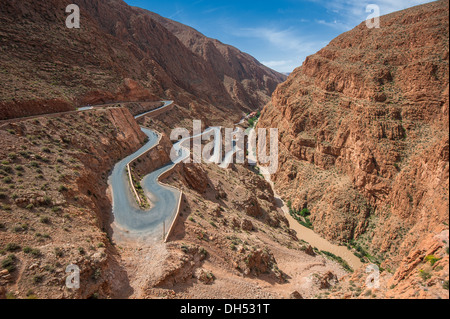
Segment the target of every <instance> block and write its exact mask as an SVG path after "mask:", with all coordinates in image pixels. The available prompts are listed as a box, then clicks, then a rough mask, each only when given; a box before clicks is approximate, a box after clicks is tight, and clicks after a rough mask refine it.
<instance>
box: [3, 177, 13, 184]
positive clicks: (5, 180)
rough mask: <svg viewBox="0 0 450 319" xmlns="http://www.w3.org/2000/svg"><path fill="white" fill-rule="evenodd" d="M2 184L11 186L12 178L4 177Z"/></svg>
mask: <svg viewBox="0 0 450 319" xmlns="http://www.w3.org/2000/svg"><path fill="white" fill-rule="evenodd" d="M3 183H5V184H11V183H12V178H11V177H9V176H6V177H4V178H3Z"/></svg>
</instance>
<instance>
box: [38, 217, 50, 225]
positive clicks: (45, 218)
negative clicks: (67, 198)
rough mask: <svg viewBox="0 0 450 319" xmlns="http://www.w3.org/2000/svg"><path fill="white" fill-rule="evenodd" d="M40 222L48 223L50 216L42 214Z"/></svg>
mask: <svg viewBox="0 0 450 319" xmlns="http://www.w3.org/2000/svg"><path fill="white" fill-rule="evenodd" d="M40 221H41V223H43V224H50V217H48V216H42V217H41V219H40Z"/></svg>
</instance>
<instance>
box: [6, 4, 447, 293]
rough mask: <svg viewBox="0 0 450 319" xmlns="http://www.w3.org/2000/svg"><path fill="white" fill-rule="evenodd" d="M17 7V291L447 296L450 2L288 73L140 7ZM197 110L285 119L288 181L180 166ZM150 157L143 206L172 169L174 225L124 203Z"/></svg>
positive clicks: (10, 125)
mask: <svg viewBox="0 0 450 319" xmlns="http://www.w3.org/2000/svg"><path fill="white" fill-rule="evenodd" d="M71 3H75V4H77V5H78V6H79V7H80V10H81V15H82V17H83V20H82V28H80V29H78V30H76V29H67V28H65V19H66V15H65V11H64V10H65V8H66V6H67V5H68V4H71ZM0 8H1V10H0V52H1V56H2V59H1V60H0V79H1V80H2V84H3V85H2V87H1V88H0V138H1V148H0V160H1V164H0V179H1V181H0V262H1V265H0V267H1V268H0V299H14V298H19V299H27V298H28V299H35V298H39V299H53V298H58V299H77V298H82V299H86V298H90V299H97V298H100V299H114V298H132V299H141V298H143V299H159V298H164V299H185V298H187V299H189V298H194V299H209V298H213V299H223V298H231V299H233V298H240V299H247V298H248V299H273V298H275V299H319V298H333V299H385V298H386V299H389V298H399V299H409V298H419V299H438V298H439V299H448V298H449V293H448V280H449V264H448V260H449V255H448V252H449V247H448V245H449V243H448V241H449V232H448V222H449V215H448V214H449V193H448V191H449V122H448V108H449V96H448V93H449V55H448V54H449V43H448V41H449V30H448V29H449V22H448V14H449V4H448V1H435V2H431V3H428V4H424V5H420V6H416V7H412V8H409V9H406V10H402V11H398V12H394V13H391V14H388V15H384V16H382V17H381V20H380V23H381V26H382V27H381V28H379V29H377V28H373V29H369V28H367V26H366V24H365V22H362V23H361V24H360V25H358V26H357V27H355V28H354V29H352V30H350V31H348V32H345V33H343V34H342V35H340V36H338V37H337V38H335V39H334V40H332V41H331V42H330V43H329V44H328V45H327V46H325V47H324V48H323V49H321V50H320V51H318V52H317V53H315V54H313V55H311V56H309V57H307V58H306V60H305V62H304V63H303V64H302V65H301V66H299V67H298V68H297V69H295V70H294V71H293V72H292V73H291V74H290V75H289V76H286V75H283V74H281V73H279V72H276V71H274V70H272V69H270V68H268V67H266V66H264V65H263V64H261V63H260V62H258V61H257V60H256V59H255V58H253V57H252V56H250V55H248V54H246V53H244V52H241V51H240V50H239V49H237V48H235V47H232V46H229V45H226V44H223V43H222V42H220V41H218V40H215V39H211V38H208V37H206V36H204V35H203V34H201V33H200V32H198V31H196V30H195V29H193V28H191V27H188V26H186V25H183V24H181V23H178V22H176V21H173V20H171V19H168V18H164V17H162V16H160V15H158V14H156V13H153V12H150V11H147V10H144V9H140V8H136V7H131V6H129V5H127V4H126V3H125V2H123V1H122V0H70V1H69V0H49V1H45V2H44V1H33V2H32V3H29V2H23V1H18V0H0ZM55 8H58V9H57V10H55ZM80 107H85V108H81V109H79V108H80ZM251 113H252V114H253V115H255V114H257V115H255V117H252V116H253V115H251ZM249 118H251V122H250V121H249V122H247V121H248V119H249ZM193 120H201V121H202V123H203V126H204V127H203V128H207V127H212V126H221V127H230V128H236V127H240V128H242V129H243V130H247V131H248V130H249V129H251V127H252V125H253V123H254V122H255V123H256V126H255V128H256V129H263V128H266V129H271V128H277V129H278V133H279V158H278V163H279V165H278V170H277V172H276V173H275V174H272V175H270V176H267V174H264V168H263V167H261V166H262V165H256V166H255V165H249V164H248V161H246V162H245V163H244V164H242V165H241V164H230V165H229V166H228V167H227V168H222V167H220V166H218V165H214V164H207V163H200V164H193V163H183V162H180V163H176V164H175V165H171V157H170V151H171V149H172V147H173V143H174V141H171V140H170V133H171V130H172V129H174V128H176V127H184V128H187V129H191V128H192V125H193V124H192V123H193ZM237 123H238V124H237ZM149 132H150V133H149ZM149 134H155V140H154V141H153V140H152V138H151V136H150V137H149ZM156 136H157V137H158V138H156ZM143 148H146V151H145V152H142V154H140V153H139V151H140V150H142V149H143ZM132 155H136V156H135V157H133V158H130V161H129V162H126V163H125V162H124V163H122V164H124V166H126V170H125V169H121V170H120V171H119V173H120V174H121V175H119V180H120V178H122V179H123V178H125V184H124V185H126V187H127V191H126V192H127V196H128V198H129V199H131V201H132V202H133V204H132V205H135V206H136V207H135V208H136V209H137V210H138V209H141V210H142V211H144V210H145V212H150V213H151V212H152V210H151V209H153V208H154V207H156V206H157V203H158V200H160V199H158V198H157V196H156V195H155V194H154V193H152V192H150V191H149V190H148V188H147V187H146V186H145V185H146V184H145V183H146V182H145V181H146V178H147V176H149V174H151V173H153V172H155V171H157V170H161V169H162V168H165V167H167V170H162V171H161V172H162V173H161V174H160V175H158V176H157V177H156V182H155V183H157V184H158V185H162V188H164V189H166V192H167V190H169V191H172V192H173V194H175V195H176V196H175V197H174V198H176V199H175V201H176V202H175V204H174V205H173V206H174V211H173V212H174V215H175V216H174V217H171V218H170V220H171V221H172V220H173V222H172V223H167V224H166V223H164V225H158V231H161V229H163V233H162V234H161V235H160V234H159V233H158V236H153V235H150V234H147V236H145V235H142V236H135V235H134V234H133V231H132V230H131V229H127V227H125V226H124V225H123V224H121V217H120V218H119V215H118V214H117V210H116V211H115V209H117V207H118V206H119V205H118V200H119V199H120V198H119V199H117V198H118V197H117V196H115V191H116V189H115V186H116V185H115V184H114V183H113V182H111V180H112V179H111V176H112V174H113V172H114V170H115V168H117V165H118V163H121V162H122V161H124V159H127V158H129V157H130V156H131V157H132ZM137 155H139V156H137ZM222 155H224V154H222ZM158 172H159V171H158ZM128 181H129V182H128ZM172 204H173V203H172ZM133 207H134V206H133ZM169 213H170V214H172V209H171V211H170V212H169ZM170 214H169V215H170ZM170 216H172V215H170ZM306 234H309V235H306ZM71 264H73V265H77V266H78V267H79V269H80V282H81V285H80V288H79V289H70V288H67V287H66V277H67V273H66V267H67V266H68V265H71ZM369 265H371V266H376V268H377V269H378V270H379V273H380V274H379V285H378V286H376V287H373V286H372V285H371V284H370V282H367V278H368V272H367V269H368V268H367V267H368V266H369Z"/></svg>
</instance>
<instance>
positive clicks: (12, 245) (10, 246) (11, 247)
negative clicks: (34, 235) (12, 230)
mask: <svg viewBox="0 0 450 319" xmlns="http://www.w3.org/2000/svg"><path fill="white" fill-rule="evenodd" d="M19 249H20V246H19V245H17V244H16V243H9V244H8V245H6V250H7V251H16V250H19Z"/></svg>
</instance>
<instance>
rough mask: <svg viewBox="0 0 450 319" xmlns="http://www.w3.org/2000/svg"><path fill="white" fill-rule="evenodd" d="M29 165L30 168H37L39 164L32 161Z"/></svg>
mask: <svg viewBox="0 0 450 319" xmlns="http://www.w3.org/2000/svg"><path fill="white" fill-rule="evenodd" d="M30 165H31V167H39V163H38V162H35V161H32V162H31V163H30Z"/></svg>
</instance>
